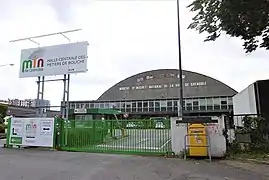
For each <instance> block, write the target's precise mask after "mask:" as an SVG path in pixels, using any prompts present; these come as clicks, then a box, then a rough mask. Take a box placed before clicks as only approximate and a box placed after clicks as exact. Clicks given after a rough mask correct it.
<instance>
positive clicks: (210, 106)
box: [206, 98, 213, 110]
mask: <svg viewBox="0 0 269 180" xmlns="http://www.w3.org/2000/svg"><path fill="white" fill-rule="evenodd" d="M206 107H207V110H213V99H212V98H206Z"/></svg>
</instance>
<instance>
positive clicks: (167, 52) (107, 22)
mask: <svg viewBox="0 0 269 180" xmlns="http://www.w3.org/2000/svg"><path fill="white" fill-rule="evenodd" d="M190 2H191V1H190V0H184V1H180V17H181V19H180V20H181V48H182V64H183V68H184V69H186V70H191V71H196V72H199V73H202V74H206V75H209V76H212V77H214V78H216V79H218V80H220V81H223V82H224V83H226V84H228V85H230V86H231V87H233V88H235V89H236V90H239V91H240V90H242V89H243V88H245V87H246V86H247V85H248V84H250V83H252V82H253V81H255V80H257V79H264V78H266V77H268V71H267V69H268V68H269V64H268V60H267V56H266V55H267V52H266V51H264V50H259V51H257V52H255V53H253V54H251V55H245V53H244V51H243V49H242V46H241V41H240V40H239V39H234V38H229V37H226V36H222V37H221V38H219V39H218V40H217V41H215V42H208V43H204V42H203V39H204V38H205V36H206V35H205V34H198V33H197V32H195V31H193V30H188V29H187V26H188V24H189V23H190V22H191V18H192V15H193V14H192V13H190V12H189V10H188V9H186V6H187V5H188V4H189V3H190ZM0 12H1V14H0V20H1V23H2V24H1V29H0V36H1V37H0V38H1V42H0V55H1V58H2V59H1V63H0V64H6V63H15V66H14V67H5V68H4V67H3V68H0V77H1V78H0V90H1V94H0V99H7V98H21V99H23V98H35V97H36V94H37V92H36V89H37V86H36V83H35V80H36V78H24V79H19V78H18V72H19V69H18V68H19V59H20V50H21V49H24V48H31V47H36V46H37V45H36V44H34V43H31V42H27V41H24V42H17V43H9V42H8V41H9V40H11V39H16V38H22V37H30V36H35V35H40V34H46V33H53V32H59V31H63V30H69V29H76V28H82V29H83V30H82V31H79V32H76V33H70V34H68V37H69V38H70V39H71V41H72V42H74V41H81V40H87V41H88V42H89V44H90V45H89V48H88V56H89V59H88V72H87V73H82V74H77V75H72V76H71V85H70V99H71V100H76V99H79V100H83V99H88V100H90V99H92V100H93V99H97V98H98V97H99V96H100V95H101V94H102V93H103V92H104V91H105V90H106V89H108V88H109V87H110V86H112V85H113V84H115V83H117V82H118V81H120V80H122V79H125V78H127V77H129V76H131V75H134V74H136V73H139V72H142V71H148V70H153V69H159V68H178V42H177V18H176V1H153V0H152V1H123V0H121V1H104V0H103V1H101V0H99V1H98V0H95V1H93V0H91V1H84V0H76V1H75V0H57V1H55V0H40V1H38V2H36V1H32V0H25V1H15V0H10V1H5V2H2V1H1V2H0ZM37 41H38V42H39V43H40V44H41V45H42V46H46V45H53V44H58V43H68V41H67V40H66V39H65V38H63V37H61V36H52V37H46V38H40V39H37ZM48 78H52V77H48ZM53 78H54V77H53ZM56 78H58V77H56ZM59 78H61V77H60V76H59ZM62 91H63V83H62V82H51V83H46V85H45V98H47V99H50V100H51V101H52V104H53V105H59V104H60V101H61V99H62Z"/></svg>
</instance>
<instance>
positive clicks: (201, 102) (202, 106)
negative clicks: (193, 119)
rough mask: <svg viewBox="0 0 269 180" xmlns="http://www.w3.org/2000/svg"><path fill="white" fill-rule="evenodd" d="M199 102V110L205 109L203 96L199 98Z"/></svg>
mask: <svg viewBox="0 0 269 180" xmlns="http://www.w3.org/2000/svg"><path fill="white" fill-rule="evenodd" d="M199 104H200V110H206V99H205V98H201V99H199Z"/></svg>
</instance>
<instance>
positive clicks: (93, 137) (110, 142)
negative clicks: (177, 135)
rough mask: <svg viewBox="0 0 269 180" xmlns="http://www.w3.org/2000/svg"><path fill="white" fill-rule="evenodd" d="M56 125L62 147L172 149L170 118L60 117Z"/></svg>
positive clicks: (137, 150)
mask: <svg viewBox="0 0 269 180" xmlns="http://www.w3.org/2000/svg"><path fill="white" fill-rule="evenodd" d="M57 129H58V131H59V133H58V136H59V137H58V139H57V141H58V142H57V144H58V146H59V148H61V149H63V150H72V151H89V152H121V153H142V154H143V153H145V154H148V153H157V154H163V153H167V152H170V151H171V131H170V121H169V120H162V121H154V120H146V119H144V120H137V119H132V120H69V121H63V120H59V121H58V128H57Z"/></svg>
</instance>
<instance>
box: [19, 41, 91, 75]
mask: <svg viewBox="0 0 269 180" xmlns="http://www.w3.org/2000/svg"><path fill="white" fill-rule="evenodd" d="M87 48H88V42H86V41H84V42H78V43H70V44H61V45H55V46H46V47H40V48H31V49H23V50H22V51H21V61H20V73H19V77H20V78H25V77H38V76H54V75H63V74H71V73H81V72H86V71H87V58H88V56H87Z"/></svg>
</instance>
